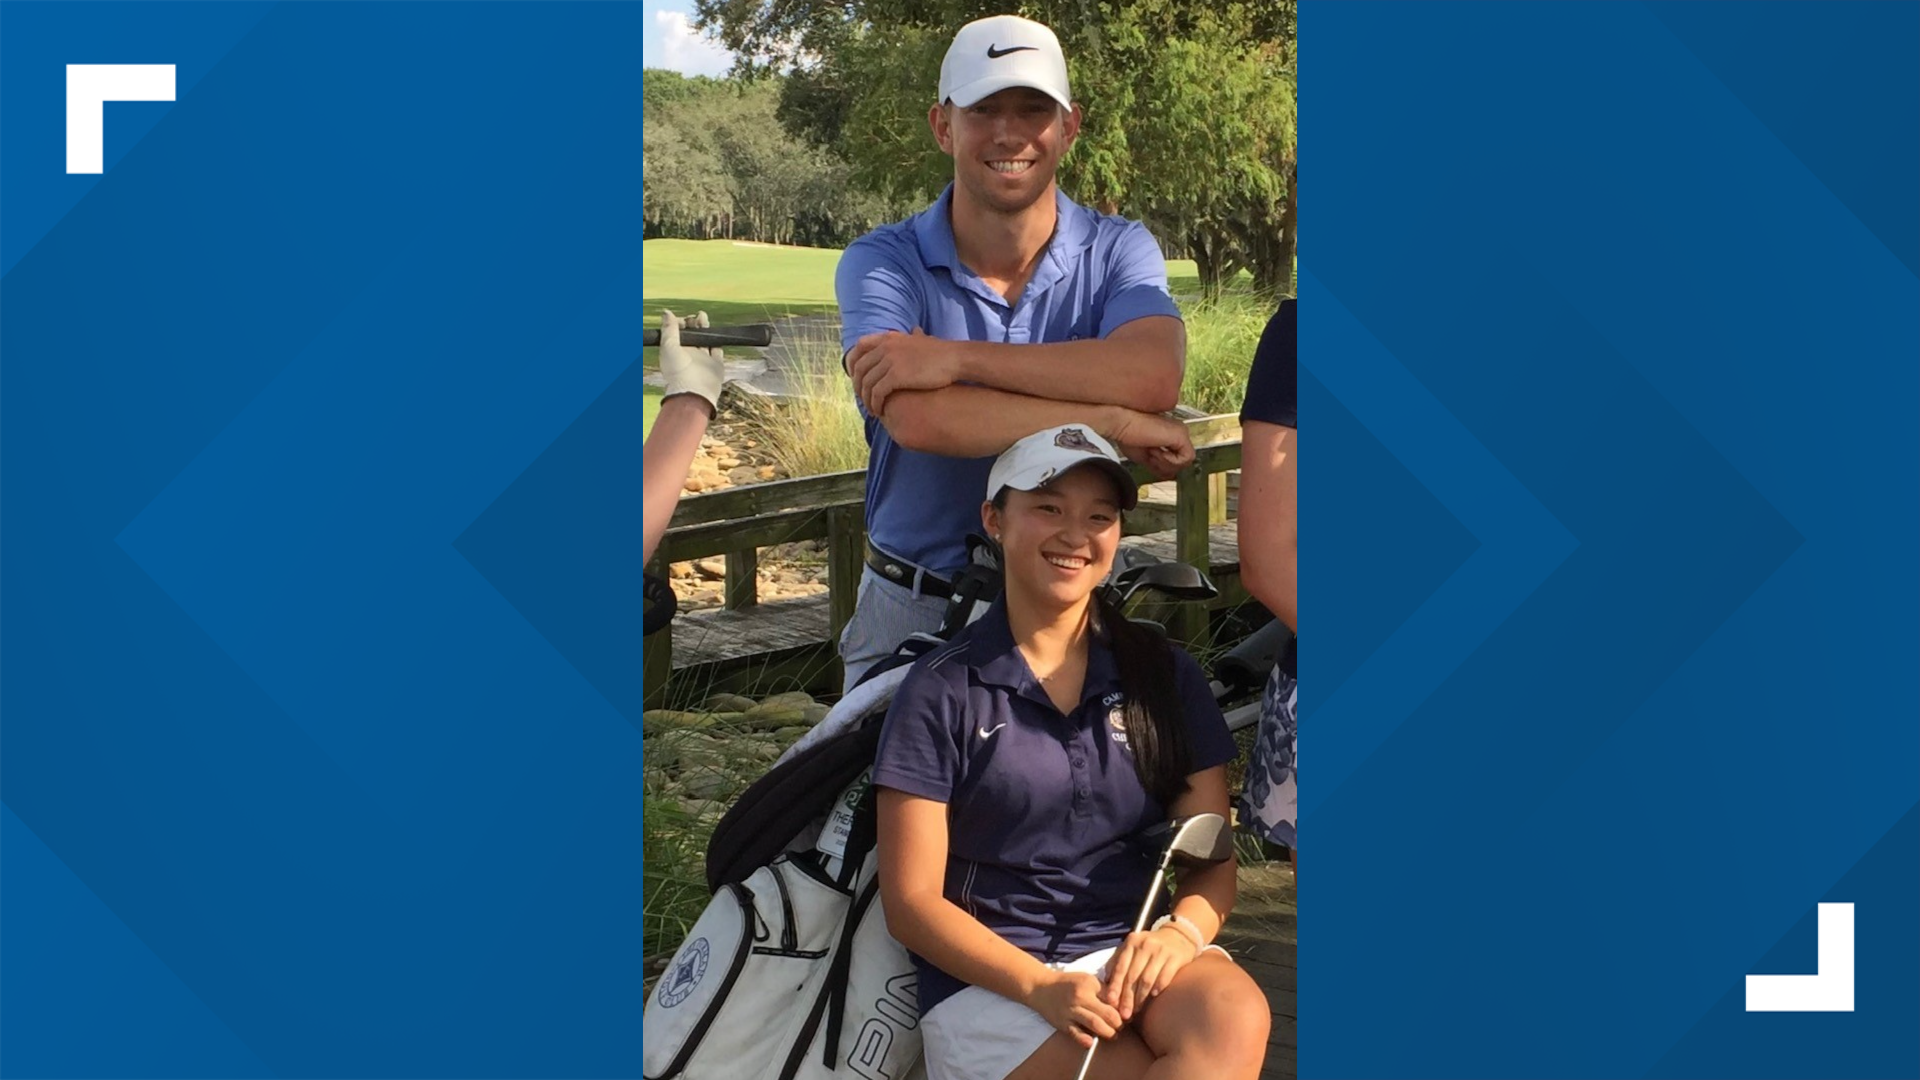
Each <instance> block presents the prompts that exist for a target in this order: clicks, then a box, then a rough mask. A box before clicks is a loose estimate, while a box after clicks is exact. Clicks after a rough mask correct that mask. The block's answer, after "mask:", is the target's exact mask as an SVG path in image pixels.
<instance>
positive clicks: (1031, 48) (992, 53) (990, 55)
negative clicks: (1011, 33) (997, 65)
mask: <svg viewBox="0 0 1920 1080" xmlns="http://www.w3.org/2000/svg"><path fill="white" fill-rule="evenodd" d="M1039 51H1040V47H1039V46H1038V45H1015V46H1014V47H1013V48H1011V49H996V48H994V47H993V46H991V45H989V46H987V59H989V60H998V59H1000V58H1001V57H1003V56H1005V55H1007V54H1008V53H1017V52H1039Z"/></svg>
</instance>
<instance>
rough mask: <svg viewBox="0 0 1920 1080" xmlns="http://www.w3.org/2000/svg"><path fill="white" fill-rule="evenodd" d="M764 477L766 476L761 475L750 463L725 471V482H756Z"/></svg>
mask: <svg viewBox="0 0 1920 1080" xmlns="http://www.w3.org/2000/svg"><path fill="white" fill-rule="evenodd" d="M764 479H766V477H763V476H761V475H760V473H759V471H758V470H756V469H755V468H754V467H753V466H751V465H741V466H739V467H738V468H735V469H734V470H732V471H731V472H729V473H727V482H728V483H730V484H736V485H738V484H757V483H759V482H760V481H762V480H764Z"/></svg>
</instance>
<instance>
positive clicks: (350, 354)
mask: <svg viewBox="0 0 1920 1080" xmlns="http://www.w3.org/2000/svg"><path fill="white" fill-rule="evenodd" d="M0 19H4V26H3V27H0V29H3V30H4V33H3V34H0V41H3V42H4V45H3V46H0V47H3V48H4V50H5V53H4V70H3V71H0V80H4V82H3V85H0V90H4V110H5V111H4V120H5V123H4V134H3V135H0V138H3V139H4V145H3V146H0V151H3V152H0V162H3V163H4V172H0V180H4V183H5V192H6V199H5V209H4V211H3V213H4V221H3V222H0V226H3V228H0V231H4V233H5V236H6V245H7V246H6V252H5V254H6V262H7V269H6V271H5V273H6V276H5V279H4V292H3V294H0V295H3V303H4V312H0V350H3V355H4V371H3V372H0V379H3V380H4V381H3V383H0V391H3V393H0V498H4V511H3V513H0V522H3V523H4V549H3V550H4V565H3V566H0V590H4V595H5V598H6V608H5V612H4V616H0V648H3V649H4V664H5V671H4V679H3V680H0V708H3V709H4V729H0V739H3V740H4V754H0V795H4V800H5V807H6V816H5V819H4V821H5V828H6V833H5V848H4V851H3V852H0V859H3V860H4V861H3V862H0V873H3V874H4V880H5V886H6V896H7V904H6V911H5V916H6V917H5V921H4V926H3V928H0V934H3V935H4V936H3V937H0V954H4V956H5V958H6V964H5V968H4V970H0V1006H3V1008H0V1074H4V1075H7V1076H100V1075H113V1076H183V1077H184V1076H290V1077H291V1076H388V1077H399V1076H406V1077H416V1076H419V1077H424V1076H503V1077H505V1076H512V1077H525V1076H632V1075H638V1072H639V1060H640V1058H639V1014H640V1009H641V995H640V982H641V972H640V964H641V957H640V950H641V935H640V927H639V917H638V915H639V910H640V851H639V844H640V835H641V829H640V790H639V788H640V786H639V776H640V733H639V732H638V730H637V727H636V725H637V722H638V712H637V709H638V701H639V667H640V665H639V663H638V658H639V632H638V621H637V619H634V618H630V617H629V616H628V613H631V612H636V611H638V609H639V606H640V605H639V590H638V588H637V587H635V586H636V585H637V581H638V578H637V570H636V569H635V568H633V567H632V566H630V565H629V563H630V562H631V560H630V559H626V558H622V557H621V552H622V551H623V550H632V549H634V548H636V547H637V544H638V533H639V520H638V510H637V509H635V508H634V507H636V505H637V503H638V498H637V496H638V494H639V492H638V484H639V469H638V467H639V462H640V446H639V442H640V435H639V424H638V422H637V413H634V412H632V411H631V410H630V411H629V412H628V415H627V416H624V417H623V416H621V415H619V410H620V409H621V408H623V406H622V404H621V403H622V402H624V401H626V399H627V398H628V397H632V396H633V395H631V394H625V395H624V396H622V394H623V392H617V391H616V388H617V387H619V386H622V385H624V382H623V379H624V378H625V376H626V374H627V372H628V371H629V370H630V369H631V368H632V367H633V359H634V357H635V355H636V354H637V353H638V347H637V345H638V330H639V326H640V301H639V297H640V259H641V256H640V247H641V245H640V236H641V221H640V200H639V195H638V184H639V177H640V142H641V140H640V69H639V60H638V56H639V43H640V35H641V25H640V8H639V5H628V4H514V3H484V4H415V5H389V4H379V5H374V4H281V5H247V6H242V5H225V4H208V5H193V4H183V5H174V4H138V5H116V4H88V5H50V4H12V3H10V4H7V5H6V6H5V7H4V9H0ZM67 63H174V64H176V65H177V89H178V93H177V100H176V101H175V102H173V103H149V104H144V105H139V106H132V105H115V104H109V105H108V106H107V107H106V165H107V168H106V171H105V173H104V174H102V175H99V176H87V177H82V176H72V177H70V176H67V175H65V173H64V171H63V170H64V163H65V157H64V144H63V131H64V123H63V120H62V116H63V107H64V65H65V64H67ZM128 110H132V111H131V112H129V111H128ZM609 395H613V396H609ZM628 404H629V405H630V404H631V403H630V402H629V403H628ZM629 418H631V421H632V422H630V423H628V422H625V421H627V420H628V419H629ZM554 508H566V509H568V510H569V511H570V513H556V512H555V511H554ZM568 529H573V530H575V532H573V533H571V534H570V533H568V532H567V531H566V530H568Z"/></svg>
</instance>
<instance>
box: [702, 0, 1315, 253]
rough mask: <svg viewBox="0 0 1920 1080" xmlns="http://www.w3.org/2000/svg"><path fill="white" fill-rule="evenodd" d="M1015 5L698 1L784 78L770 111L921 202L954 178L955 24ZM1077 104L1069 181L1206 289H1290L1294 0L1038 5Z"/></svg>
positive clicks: (723, 33) (744, 68) (749, 58)
mask: <svg viewBox="0 0 1920 1080" xmlns="http://www.w3.org/2000/svg"><path fill="white" fill-rule="evenodd" d="M1006 10H1007V9H1006V8H1004V7H1002V6H1001V5H999V4H993V5H987V4H982V3H979V2H973V0H840V2H838V3H827V2H824V0H699V2H698V18H699V21H700V24H701V25H702V26H703V27H705V28H707V29H710V30H712V31H713V32H715V33H716V34H717V36H718V37H719V39H720V41H721V42H722V43H723V44H725V45H726V46H727V47H728V48H729V49H731V50H733V52H734V54H735V55H736V56H738V57H742V58H743V59H742V60H741V61H740V64H739V70H738V71H737V72H736V73H737V74H739V75H742V76H748V77H754V76H765V75H778V76H781V77H782V82H781V84H780V85H781V91H780V95H779V106H778V110H777V116H778V118H779V120H780V121H781V123H782V124H783V125H784V127H785V128H786V130H787V131H789V132H791V133H792V134H793V135H795V136H796V137H798V138H801V139H803V140H805V141H806V142H807V143H808V144H809V145H811V146H813V147H818V148H821V149H823V150H826V151H828V152H829V153H831V155H832V156H833V157H834V158H835V159H837V160H840V161H843V162H845V163H846V164H847V165H848V166H849V167H850V169H851V172H850V178H851V179H852V180H853V181H854V182H855V183H857V184H858V185H860V186H861V187H863V188H865V189H866V190H868V191H871V192H874V193H875V194H877V195H880V196H882V197H884V198H887V199H889V200H893V201H907V202H918V203H924V201H925V200H927V199H929V198H931V197H932V196H933V195H934V194H936V193H937V192H938V191H939V190H940V188H941V187H942V186H944V184H945V183H946V182H947V180H948V179H950V178H951V175H952V166H951V163H950V162H948V161H947V159H946V158H945V157H944V156H943V155H942V154H941V153H940V151H939V149H938V148H937V147H936V146H935V145H934V143H933V139H932V137H931V135H930V134H929V132H928V130H927V121H926V113H927V108H928V106H929V105H931V104H932V103H933V98H934V95H935V93H936V92H937V90H936V87H937V83H938V79H939V71H940V59H941V56H942V55H943V54H944V53H945V51H946V46H947V42H948V41H949V40H950V39H951V37H952V35H953V32H954V30H955V29H957V28H958V27H959V26H961V25H962V24H963V23H966V22H968V21H970V20H972V19H976V18H980V17H982V16H985V15H992V14H1001V13H1003V12H1004V11H1006ZM1013 10H1014V11H1015V12H1016V13H1018V14H1021V15H1025V16H1027V17H1029V18H1033V19H1037V20H1039V21H1041V22H1044V23H1046V24H1047V25H1049V26H1051V27H1052V28H1053V30H1054V32H1055V33H1057V34H1058V35H1059V36H1060V39H1061V45H1062V47H1063V48H1064V49H1065V50H1066V54H1067V64H1068V69H1069V72H1070V75H1071V78H1072V80H1073V87H1074V97H1075V99H1076V100H1078V101H1079V102H1080V103H1081V104H1082V106H1083V109H1084V111H1085V120H1084V124H1083V126H1082V129H1081V135H1080V139H1079V142H1078V143H1077V144H1076V146H1075V147H1074V150H1073V152H1072V154H1071V155H1069V157H1068V159H1067V162H1066V164H1065V166H1064V168H1063V173H1062V183H1063V184H1064V185H1065V186H1066V188H1067V190H1068V191H1069V192H1070V193H1072V194H1073V195H1074V197H1075V198H1076V199H1079V200H1080V201H1082V202H1085V203H1088V204H1090V205H1093V206H1096V207H1098V208H1100V209H1102V210H1106V211H1108V212H1116V213H1124V214H1127V215H1129V216H1132V217H1137V218H1140V219H1141V220H1144V221H1146V222H1147V223H1148V225H1149V226H1150V227H1151V228H1153V230H1154V232H1155V234H1156V235H1158V236H1159V237H1160V238H1161V240H1162V242H1163V244H1164V245H1165V246H1166V247H1167V248H1168V249H1169V253H1172V254H1179V253H1186V254H1190V255H1191V256H1192V257H1194V258H1195V259H1196V260H1198V261H1199V263H1200V267H1201V273H1202V277H1203V279H1204V280H1205V281H1206V282H1207V284H1208V287H1209V288H1210V289H1213V288H1217V286H1218V283H1219V282H1220V281H1221V280H1223V279H1224V278H1225V277H1229V276H1231V275H1232V274H1233V273H1234V272H1236V271H1237V270H1238V269H1240V268H1241V267H1247V268H1250V269H1251V270H1252V271H1253V273H1254V277H1255V280H1256V282H1257V283H1258V284H1260V285H1261V286H1262V287H1265V288H1268V289H1273V290H1279V291H1288V290H1290V289H1291V280H1292V266H1293V247H1294V242H1293V219H1294V214H1293V213H1292V212H1291V210H1292V206H1293V203H1294V201H1295V194H1294V186H1295V185H1294V178H1295V176H1296V166H1295V157H1296V152H1295V146H1296V130H1295V129H1296V107H1295V90H1296V83H1295V45H1294V38H1295V5H1294V0H1282V2H1275V0H1222V2H1219V3H1213V4H1205V5H1203V4H1199V3H1193V2H1189V0H1032V2H1025V3H1020V4H1017V5H1015V6H1014V9H1013Z"/></svg>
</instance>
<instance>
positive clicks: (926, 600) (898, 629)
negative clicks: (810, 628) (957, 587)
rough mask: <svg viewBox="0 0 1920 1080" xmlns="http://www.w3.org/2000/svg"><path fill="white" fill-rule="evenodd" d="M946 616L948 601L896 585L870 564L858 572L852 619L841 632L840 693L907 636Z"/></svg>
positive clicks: (931, 629)
mask: <svg viewBox="0 0 1920 1080" xmlns="http://www.w3.org/2000/svg"><path fill="white" fill-rule="evenodd" d="M946 615H947V602H946V600H944V599H942V598H941V597H938V596H923V595H921V594H919V593H916V592H914V591H913V590H912V589H908V588H905V587H903V586H900V585H895V584H894V583H893V582H891V581H888V580H887V579H886V578H883V577H881V576H880V575H879V574H876V573H874V571H873V567H871V566H869V567H867V568H866V569H865V570H863V571H861V574H860V593H859V595H858V597H857V598H856V599H855V600H854V604H853V618H852V619H850V620H848V621H847V628H846V629H845V630H842V631H841V632H840V662H841V664H842V665H843V666H844V668H845V670H846V675H845V677H844V682H843V683H842V686H841V692H842V693H845V692H846V691H848V690H851V689H853V684H854V683H856V682H858V681H859V680H860V676H862V675H864V674H866V671H867V669H868V668H870V667H872V666H873V665H875V664H877V663H879V662H880V661H882V660H884V659H886V658H887V657H889V656H892V655H893V650H894V649H896V648H898V647H899V645H900V643H901V642H903V641H905V640H907V638H908V637H909V636H910V635H912V634H916V633H927V634H931V633H933V632H934V631H936V630H938V629H940V622H941V620H942V619H944V618H946Z"/></svg>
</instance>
